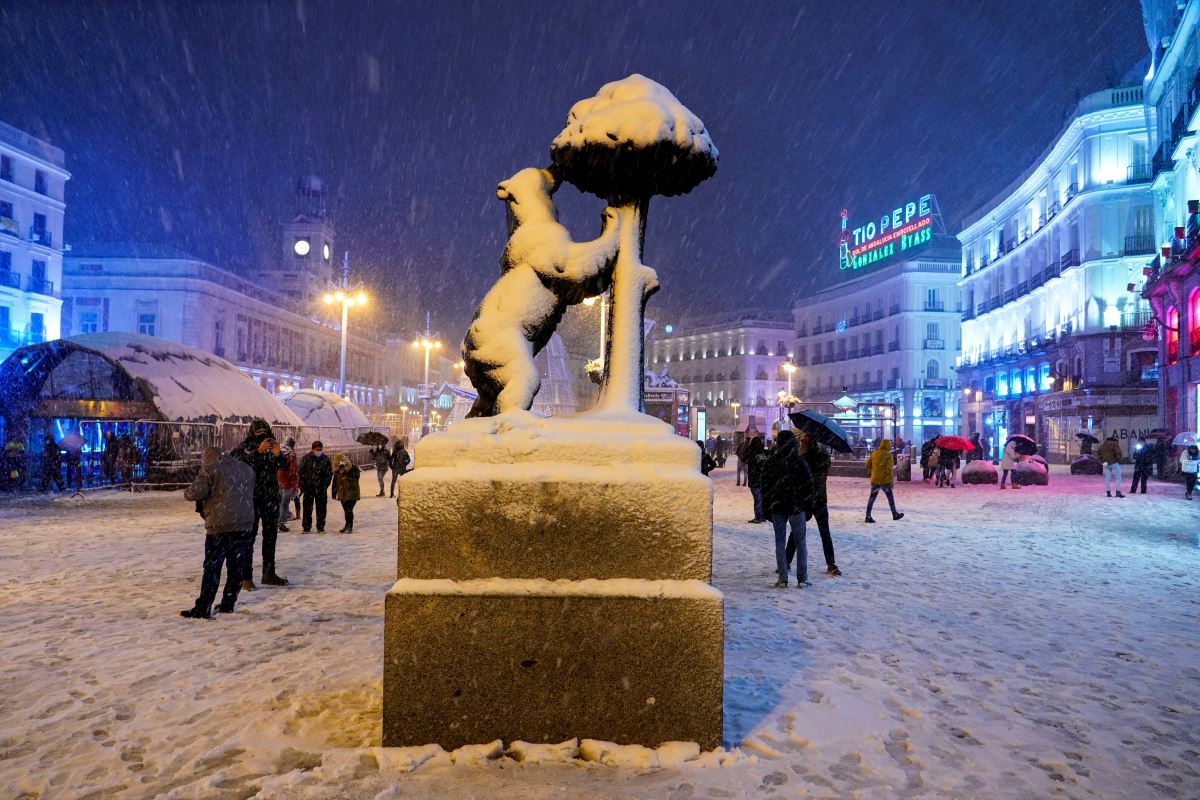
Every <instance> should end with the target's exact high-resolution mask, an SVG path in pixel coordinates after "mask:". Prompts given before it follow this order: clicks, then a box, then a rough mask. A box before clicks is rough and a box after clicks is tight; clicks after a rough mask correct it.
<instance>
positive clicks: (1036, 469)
mask: <svg viewBox="0 0 1200 800" xmlns="http://www.w3.org/2000/svg"><path fill="white" fill-rule="evenodd" d="M1013 480H1014V481H1016V482H1017V483H1018V484H1020V485H1021V486H1045V485H1046V484H1047V483H1049V482H1050V470H1049V469H1047V468H1046V466H1045V465H1044V464H1039V463H1038V462H1037V461H1034V460H1032V459H1026V460H1024V461H1022V462H1021V463H1020V464H1017V468H1016V469H1015V470H1013Z"/></svg>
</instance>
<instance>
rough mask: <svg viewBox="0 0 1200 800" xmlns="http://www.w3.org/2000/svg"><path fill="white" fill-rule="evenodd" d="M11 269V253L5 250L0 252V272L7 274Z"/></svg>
mask: <svg viewBox="0 0 1200 800" xmlns="http://www.w3.org/2000/svg"><path fill="white" fill-rule="evenodd" d="M11 269H12V253H10V252H8V251H7V250H0V272H8V271H9V270H11Z"/></svg>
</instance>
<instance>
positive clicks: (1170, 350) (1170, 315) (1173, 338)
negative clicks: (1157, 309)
mask: <svg viewBox="0 0 1200 800" xmlns="http://www.w3.org/2000/svg"><path fill="white" fill-rule="evenodd" d="M1166 339H1167V363H1168V364H1174V363H1175V362H1176V361H1178V360H1179V309H1177V308H1175V306H1171V307H1170V308H1169V309H1167V336H1166Z"/></svg>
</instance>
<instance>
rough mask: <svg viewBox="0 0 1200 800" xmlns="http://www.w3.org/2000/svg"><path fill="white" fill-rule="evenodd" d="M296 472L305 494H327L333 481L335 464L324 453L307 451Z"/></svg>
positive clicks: (301, 489)
mask: <svg viewBox="0 0 1200 800" xmlns="http://www.w3.org/2000/svg"><path fill="white" fill-rule="evenodd" d="M296 472H297V475H298V477H299V478H300V491H301V492H303V493H304V494H325V492H326V490H328V489H329V484H330V483H332V482H333V464H332V463H331V462H330V460H329V456H327V455H325V454H324V453H321V454H320V455H318V454H316V453H314V452H312V451H311V450H310V451H309V452H307V453H305V454H304V458H302V459H300V468H299V469H298V470H297V471H296Z"/></svg>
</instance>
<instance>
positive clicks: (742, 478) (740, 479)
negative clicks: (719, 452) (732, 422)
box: [733, 439, 750, 486]
mask: <svg viewBox="0 0 1200 800" xmlns="http://www.w3.org/2000/svg"><path fill="white" fill-rule="evenodd" d="M749 448H750V440H749V439H743V440H742V443H741V444H739V445H738V446H737V449H736V450H734V452H733V454H734V456H735V457H736V458H737V476H736V481H735V483H736V484H737V485H738V486H745V485H746V465H747V463H748V462H749V460H750V453H749Z"/></svg>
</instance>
